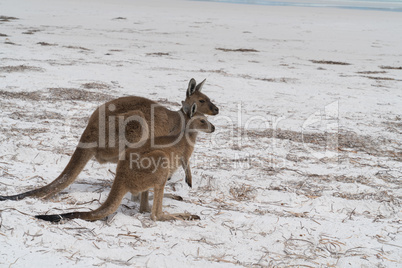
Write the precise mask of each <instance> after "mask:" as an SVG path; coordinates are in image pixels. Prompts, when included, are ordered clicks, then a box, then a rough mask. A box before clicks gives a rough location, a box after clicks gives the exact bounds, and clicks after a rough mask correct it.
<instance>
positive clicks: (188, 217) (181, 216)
mask: <svg viewBox="0 0 402 268" xmlns="http://www.w3.org/2000/svg"><path fill="white" fill-rule="evenodd" d="M200 219H201V218H200V216H198V215H193V214H190V213H174V214H167V213H165V214H162V215H159V216H158V217H156V219H154V218H153V220H157V221H175V220H184V221H193V220H200Z"/></svg>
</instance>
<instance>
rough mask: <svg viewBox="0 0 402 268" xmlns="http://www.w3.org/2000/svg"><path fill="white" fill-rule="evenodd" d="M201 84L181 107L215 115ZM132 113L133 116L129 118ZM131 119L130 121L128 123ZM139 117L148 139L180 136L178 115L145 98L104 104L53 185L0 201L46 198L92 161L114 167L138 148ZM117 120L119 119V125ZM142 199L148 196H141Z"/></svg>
mask: <svg viewBox="0 0 402 268" xmlns="http://www.w3.org/2000/svg"><path fill="white" fill-rule="evenodd" d="M204 83H205V79H204V81H202V82H201V83H200V84H198V85H197V83H196V81H195V80H194V79H193V78H192V79H191V80H190V82H189V84H188V88H187V92H186V99H185V101H184V103H185V104H186V105H191V104H193V103H197V105H198V107H199V108H198V110H199V112H200V113H203V114H207V115H216V114H218V113H219V109H218V108H217V107H216V106H215V105H214V104H213V103H212V102H211V100H210V99H209V98H208V97H207V96H206V95H204V94H203V93H201V89H202V87H203V85H204ZM135 111H137V112H141V113H137V112H135ZM132 112H133V114H130V113H132ZM132 117H134V119H133V120H128V119H130V118H131V119H132ZM139 117H142V118H143V119H145V121H146V124H147V125H148V128H149V129H150V135H151V138H153V137H158V136H166V135H174V134H177V133H179V132H180V124H182V123H183V122H181V121H183V120H181V119H182V118H181V117H182V113H181V112H180V111H171V110H169V109H167V108H165V107H164V106H162V105H160V104H158V103H157V102H155V101H152V100H149V99H146V98H142V97H137V96H130V97H121V98H118V99H115V100H112V101H110V102H107V103H105V104H103V105H101V106H99V107H98V108H97V109H96V110H95V112H94V113H93V114H92V115H91V117H90V118H89V122H88V125H87V127H86V128H85V130H84V132H83V134H82V135H81V138H80V140H79V143H78V146H77V148H76V150H75V151H74V153H73V155H72V157H71V159H70V161H69V163H68V164H67V166H66V167H65V169H64V170H63V172H62V173H61V174H60V175H59V176H58V177H57V178H56V179H55V180H54V181H52V182H51V183H50V184H48V185H45V186H43V187H41V188H38V189H34V190H31V191H28V192H25V193H21V194H17V195H11V196H0V201H3V200H21V199H23V198H26V197H37V198H49V197H51V196H53V195H54V194H56V193H58V192H60V191H61V190H63V189H65V188H66V187H68V186H69V185H70V184H71V183H73V182H74V180H75V179H76V178H77V176H78V175H79V173H80V172H81V171H82V170H83V169H84V167H85V165H86V164H87V163H88V161H89V160H90V159H91V158H92V157H95V159H96V160H97V161H98V162H99V163H107V162H111V163H117V162H118V160H119V155H120V153H121V152H122V151H124V148H125V147H126V146H127V145H132V144H137V143H138V142H139V141H140V140H142V138H143V135H141V134H144V131H143V130H144V128H141V127H140V126H139V123H140V122H141V119H140V118H139ZM116 118H119V120H118V122H117V119H116ZM116 122H117V123H116ZM183 168H184V169H185V174H186V182H187V184H188V185H189V186H190V187H191V186H192V177H191V170H190V168H189V166H188V163H183ZM145 197H147V194H144V198H145Z"/></svg>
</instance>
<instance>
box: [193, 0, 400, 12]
mask: <svg viewBox="0 0 402 268" xmlns="http://www.w3.org/2000/svg"><path fill="white" fill-rule="evenodd" d="M189 1H195V2H215V3H227V4H241V5H260V6H272V7H303V8H337V9H351V10H366V11H386V12H402V2H387V3H382V2H363V1H353V2H348V1H326V2H325V1H308V2H305V1H294V0H293V1H258V0H257V1H245V0H189ZM323 2H324V3H323Z"/></svg>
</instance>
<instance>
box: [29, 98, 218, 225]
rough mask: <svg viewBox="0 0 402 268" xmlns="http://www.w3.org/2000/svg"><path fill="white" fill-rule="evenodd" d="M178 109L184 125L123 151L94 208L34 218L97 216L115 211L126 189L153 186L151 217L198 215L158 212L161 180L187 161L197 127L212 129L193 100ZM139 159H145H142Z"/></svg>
mask: <svg viewBox="0 0 402 268" xmlns="http://www.w3.org/2000/svg"><path fill="white" fill-rule="evenodd" d="M187 110H188V111H187ZM182 113H183V114H186V115H187V116H186V125H185V127H184V128H182V129H181V131H180V132H179V133H178V134H177V135H171V136H163V137H158V138H156V139H155V144H154V145H153V144H152V143H151V140H147V141H146V142H145V144H144V145H143V146H142V147H140V148H128V149H126V150H125V151H124V155H125V157H124V159H123V160H119V162H118V164H117V170H116V178H115V180H114V182H113V186H112V189H111V190H110V193H109V196H108V198H107V199H106V201H105V202H104V203H103V204H102V205H101V206H100V207H99V208H98V209H96V210H94V211H90V212H72V213H66V214H61V215H38V216H36V218H39V219H43V220H47V221H53V222H57V221H60V220H61V219H63V218H64V219H74V218H79V219H83V220H89V221H94V220H99V219H102V218H105V217H106V216H108V215H109V214H111V213H113V212H115V211H116V210H117V208H118V207H119V205H120V203H121V200H122V199H123V197H124V196H125V195H126V194H127V193H128V192H131V193H132V194H138V193H140V192H144V191H148V189H150V188H153V189H154V203H153V206H152V212H151V218H152V219H153V220H159V221H164V220H173V219H177V218H181V219H185V220H189V219H199V217H198V216H196V215H191V214H188V213H179V214H164V213H163V212H162V201H163V192H164V188H165V184H166V182H167V180H168V178H169V177H170V176H172V174H173V173H174V172H175V171H176V170H177V169H178V168H179V167H180V166H181V165H182V161H184V162H188V161H189V159H190V157H191V154H192V152H193V150H194V144H195V141H196V138H197V131H203V132H207V133H211V132H213V131H214V130H215V127H214V126H213V125H212V124H211V123H210V122H208V120H207V119H206V117H205V116H204V115H203V114H201V113H196V104H194V105H193V106H192V107H191V109H186V108H185V106H184V108H183V111H182ZM162 145H163V146H162ZM133 155H134V157H135V158H133ZM139 159H141V160H139ZM133 160H136V161H133ZM142 160H147V161H146V162H144V163H143V162H142ZM142 163H143V164H142ZM147 201H148V200H147Z"/></svg>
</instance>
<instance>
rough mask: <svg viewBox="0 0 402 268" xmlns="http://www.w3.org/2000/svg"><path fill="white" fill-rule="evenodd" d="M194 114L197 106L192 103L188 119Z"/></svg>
mask: <svg viewBox="0 0 402 268" xmlns="http://www.w3.org/2000/svg"><path fill="white" fill-rule="evenodd" d="M196 112H197V104H195V103H193V105H192V106H191V112H190V118H192V117H193V116H194V115H195V113H196Z"/></svg>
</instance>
